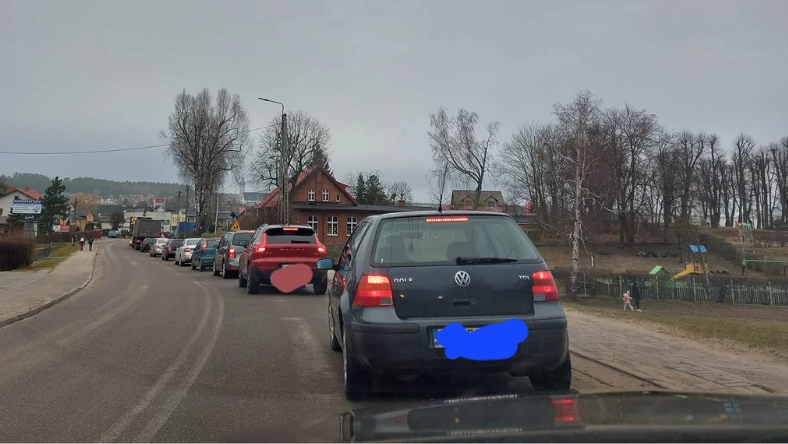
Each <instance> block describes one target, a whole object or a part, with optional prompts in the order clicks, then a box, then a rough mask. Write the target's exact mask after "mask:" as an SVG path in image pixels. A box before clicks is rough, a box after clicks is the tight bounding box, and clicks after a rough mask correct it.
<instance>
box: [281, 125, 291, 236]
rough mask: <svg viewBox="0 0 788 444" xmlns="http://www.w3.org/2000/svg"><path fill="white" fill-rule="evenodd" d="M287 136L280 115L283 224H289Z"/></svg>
mask: <svg viewBox="0 0 788 444" xmlns="http://www.w3.org/2000/svg"><path fill="white" fill-rule="evenodd" d="M287 134H288V133H287V114H285V113H282V180H283V181H284V188H281V189H282V190H283V191H284V193H283V196H284V217H283V218H282V220H283V221H284V223H285V224H289V223H290V180H289V177H288V172H289V171H288V170H289V168H288V166H289V165H288V164H289V162H288V161H289V160H290V158H289V156H288V150H289V149H290V141H289V140H288V139H289V137H287Z"/></svg>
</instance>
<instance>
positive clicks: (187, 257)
mask: <svg viewBox="0 0 788 444" xmlns="http://www.w3.org/2000/svg"><path fill="white" fill-rule="evenodd" d="M191 260H192V253H191V251H190V252H188V253H181V261H186V262H190V261H191Z"/></svg>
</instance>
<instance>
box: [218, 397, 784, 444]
mask: <svg viewBox="0 0 788 444" xmlns="http://www.w3.org/2000/svg"><path fill="white" fill-rule="evenodd" d="M227 440H228V441H234V442H408V441H412V442H788V397H783V396H773V395H740V394H709V393H682V392H667V391H638V392H632V391H630V392H592V393H584V394H579V393H576V392H564V393H533V394H522V395H515V394H513V395H493V396H480V397H473V398H460V399H448V400H441V401H429V402H425V403H421V404H417V405H415V406H407V407H400V408H395V409H381V408H363V409H358V410H352V411H348V412H343V413H338V414H335V415H329V416H326V417H322V418H318V419H315V420H312V421H308V422H294V423H288V424H280V425H277V426H274V427H268V428H264V429H260V430H254V431H248V432H246V433H242V434H239V435H237V436H231V437H228V438H227Z"/></svg>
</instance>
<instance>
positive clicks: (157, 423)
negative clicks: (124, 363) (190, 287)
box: [134, 284, 224, 442]
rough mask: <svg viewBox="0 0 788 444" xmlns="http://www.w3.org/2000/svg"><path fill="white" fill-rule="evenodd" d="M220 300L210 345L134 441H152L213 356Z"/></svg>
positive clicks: (221, 311) (220, 319)
mask: <svg viewBox="0 0 788 444" xmlns="http://www.w3.org/2000/svg"><path fill="white" fill-rule="evenodd" d="M198 285H200V286H201V287H203V290H205V289H206V286H205V285H204V284H198ZM217 299H218V300H219V315H218V316H217V317H216V323H215V324H214V326H213V335H212V336H211V339H210V341H209V342H208V345H206V346H205V348H204V349H203V351H202V353H201V354H200V357H199V358H197V361H196V362H195V363H194V365H193V366H192V368H191V370H190V371H189V374H188V375H187V376H186V378H185V379H184V380H183V381H182V382H181V383H180V385H179V386H178V388H176V389H175V392H174V393H173V394H172V396H170V398H169V399H168V400H167V402H166V403H165V404H164V405H163V406H162V407H161V408H159V409H158V412H157V413H156V415H155V416H154V417H153V418H151V420H150V421H149V422H148V424H147V425H146V426H145V428H144V429H143V430H142V432H140V434H139V435H137V437H136V438H134V442H151V441H152V440H153V437H154V436H156V433H158V431H159V430H160V429H161V428H162V427H163V426H164V424H165V423H166V422H167V420H168V419H170V415H172V412H174V411H175V409H176V408H178V405H179V404H180V403H181V401H182V400H183V398H184V397H185V396H186V394H187V393H188V392H189V389H190V388H191V386H192V384H194V381H195V380H196V379H197V376H199V375H200V371H202V369H203V367H204V366H205V363H206V362H208V358H210V356H211V352H212V351H213V347H214V346H215V345H216V341H217V340H218V339H219V333H220V332H221V330H222V323H223V322H224V300H223V299H222V298H221V297H217Z"/></svg>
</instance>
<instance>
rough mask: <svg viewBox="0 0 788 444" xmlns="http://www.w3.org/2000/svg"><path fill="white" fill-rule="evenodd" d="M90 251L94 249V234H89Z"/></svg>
mask: <svg viewBox="0 0 788 444" xmlns="http://www.w3.org/2000/svg"><path fill="white" fill-rule="evenodd" d="M88 251H93V235H92V234H91V235H90V236H88Z"/></svg>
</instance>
